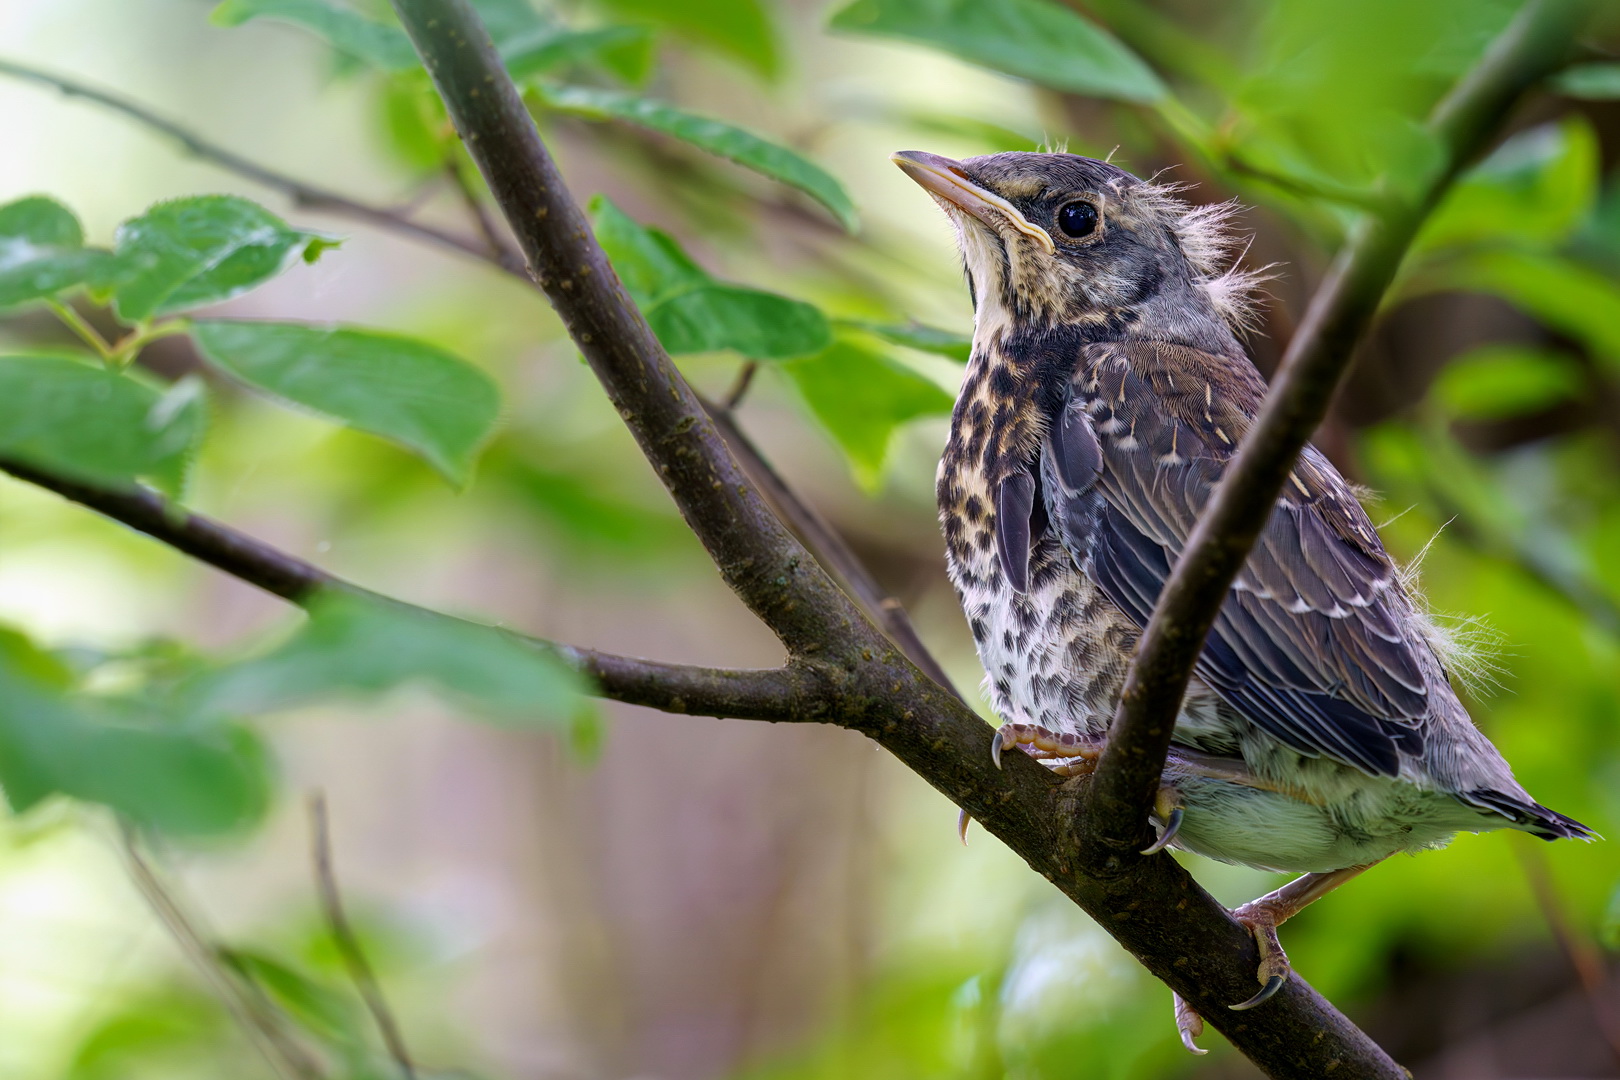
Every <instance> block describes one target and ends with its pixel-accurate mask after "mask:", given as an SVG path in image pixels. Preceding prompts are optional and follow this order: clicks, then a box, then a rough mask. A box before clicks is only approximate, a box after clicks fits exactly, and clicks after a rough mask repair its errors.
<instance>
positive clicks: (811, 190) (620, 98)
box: [531, 83, 860, 232]
mask: <svg viewBox="0 0 1620 1080" xmlns="http://www.w3.org/2000/svg"><path fill="white" fill-rule="evenodd" d="M531 89H532V90H533V91H534V94H535V96H536V97H537V98H538V99H539V101H540V104H541V105H543V106H544V107H545V108H548V109H553V110H555V111H557V112H562V113H568V114H570V115H572V116H581V117H584V118H586V119H588V120H623V121H625V122H626V123H630V124H636V125H638V126H640V127H644V128H648V129H649V130H652V131H659V132H662V133H664V134H665V135H671V136H673V137H675V138H677V139H680V140H681V141H682V142H686V143H690V144H691V145H693V146H695V147H697V148H698V149H700V150H705V151H707V152H709V153H711V154H714V155H715V156H717V157H723V158H725V159H726V160H727V161H733V162H736V163H737V164H738V165H741V166H743V167H744V168H746V169H752V170H753V171H755V172H757V173H761V174H763V175H765V176H768V177H770V178H771V179H773V180H777V181H780V182H781V183H784V184H787V185H788V186H789V187H793V188H797V189H798V190H800V191H802V192H804V193H805V194H806V195H808V196H810V197H811V198H812V199H814V200H816V201H817V202H819V203H820V204H821V205H822V206H825V207H826V208H827V209H828V210H829V211H831V213H832V215H833V217H835V218H837V219H838V222H839V224H841V225H843V226H844V228H845V229H847V230H848V231H850V232H855V231H856V229H857V228H859V225H860V219H859V217H858V215H857V214H856V213H855V204H854V203H853V202H851V201H850V198H849V194H848V193H847V192H846V191H845V190H844V188H843V185H842V184H840V183H839V182H838V181H837V180H835V179H833V177H832V175H831V174H829V173H828V172H827V171H826V170H825V169H823V168H821V166H819V165H817V164H815V163H814V162H812V161H810V160H809V159H808V158H806V157H804V156H803V155H801V154H798V153H796V152H794V151H792V150H789V149H788V148H787V147H785V146H781V145H779V144H777V143H774V142H771V141H770V140H769V139H765V138H763V137H761V136H759V135H755V134H754V133H753V132H751V131H747V130H745V129H743V128H740V127H737V126H736V125H734V124H728V123H726V122H725V121H724V120H716V119H714V118H712V117H708V116H699V115H698V114H696V113H690V112H687V111H685V110H684V109H678V108H676V107H675V106H673V105H667V104H665V103H664V102H661V101H652V100H650V99H648V98H643V97H637V96H635V95H634V94H625V93H620V92H618V91H615V90H598V89H595V88H593V87H588V86H556V85H550V84H541V83H534V84H531Z"/></svg>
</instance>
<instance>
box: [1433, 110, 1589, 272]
mask: <svg viewBox="0 0 1620 1080" xmlns="http://www.w3.org/2000/svg"><path fill="white" fill-rule="evenodd" d="M1597 181H1598V147H1597V136H1596V135H1595V134H1593V132H1592V128H1591V125H1590V124H1588V123H1587V122H1586V120H1585V119H1583V118H1581V117H1579V116H1571V117H1569V118H1568V119H1566V120H1564V121H1562V122H1560V123H1554V124H1543V125H1542V126H1540V127H1536V128H1531V129H1530V130H1528V131H1523V132H1520V133H1519V134H1517V135H1515V136H1513V137H1512V138H1511V139H1509V140H1507V141H1506V142H1505V143H1503V144H1502V145H1501V146H1500V147H1499V148H1498V149H1497V150H1496V152H1495V153H1493V154H1492V155H1491V156H1490V157H1488V158H1486V159H1485V160H1484V161H1482V162H1480V164H1479V165H1478V166H1477V167H1475V168H1474V169H1472V170H1470V171H1469V172H1468V174H1467V175H1466V176H1464V177H1463V178H1462V180H1461V181H1459V182H1458V183H1457V184H1456V185H1455V186H1454V187H1453V188H1452V190H1451V192H1450V194H1449V195H1448V196H1447V197H1446V199H1445V201H1444V202H1442V203H1441V204H1440V206H1439V207H1438V208H1437V209H1436V211H1435V213H1434V214H1433V215H1432V216H1431V217H1430V218H1429V220H1428V222H1427V223H1426V224H1425V226H1424V229H1423V232H1422V234H1421V236H1420V237H1419V240H1418V246H1419V247H1420V248H1422V249H1431V250H1432V249H1434V248H1438V247H1443V246H1447V245H1458V244H1469V243H1479V242H1482V241H1509V240H1513V241H1519V242H1522V243H1528V244H1554V243H1557V242H1558V241H1560V240H1562V239H1564V238H1565V237H1567V236H1568V235H1569V234H1570V233H1571V232H1572V231H1573V230H1574V229H1575V227H1576V226H1577V225H1579V224H1580V223H1581V221H1582V220H1583V219H1584V218H1585V217H1586V215H1587V213H1588V212H1589V211H1590V209H1591V207H1592V204H1593V202H1594V200H1595V199H1596V196H1597Z"/></svg>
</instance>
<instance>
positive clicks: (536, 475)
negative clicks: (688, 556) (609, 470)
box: [485, 448, 692, 576]
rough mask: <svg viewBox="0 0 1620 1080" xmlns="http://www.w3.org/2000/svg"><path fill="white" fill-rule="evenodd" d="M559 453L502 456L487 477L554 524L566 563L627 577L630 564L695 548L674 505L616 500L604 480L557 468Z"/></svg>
mask: <svg viewBox="0 0 1620 1080" xmlns="http://www.w3.org/2000/svg"><path fill="white" fill-rule="evenodd" d="M555 460H556V452H555V451H554V450H553V451H550V452H549V453H548V452H547V448H541V449H540V451H538V452H537V451H529V452H527V453H526V454H525V455H524V456H523V457H518V456H517V455H516V454H513V453H505V454H501V455H498V457H497V459H496V460H495V461H493V462H490V463H489V467H488V468H487V469H486V470H485V475H486V476H488V475H489V474H490V473H494V474H496V475H497V476H498V478H499V480H502V481H504V482H506V483H507V484H509V485H510V486H511V487H512V488H513V489H514V490H515V491H516V492H517V493H518V494H519V495H520V496H521V503H520V505H521V506H522V507H523V508H524V509H525V510H528V511H530V512H532V513H533V514H535V515H536V516H537V517H538V518H540V519H541V520H543V521H544V522H545V523H546V525H548V526H550V530H549V533H550V535H552V536H554V537H555V538H556V539H559V540H561V541H562V542H563V543H564V544H566V549H565V552H566V556H567V558H566V562H567V563H568V564H569V565H570V566H573V567H579V568H588V567H589V565H590V564H592V563H600V564H605V566H606V567H607V568H608V570H609V572H610V573H612V574H614V575H616V576H622V575H623V574H624V572H625V568H626V564H627V563H629V564H635V565H637V566H639V565H640V564H642V563H647V562H654V563H657V562H662V561H666V560H667V558H668V557H669V556H671V555H674V554H677V553H684V552H685V551H686V550H687V549H688V548H690V547H691V544H692V534H691V530H689V529H687V528H686V526H685V524H683V523H682V521H681V519H680V516H679V515H678V514H676V513H674V512H673V511H672V510H671V509H670V508H668V504H667V503H666V504H664V506H663V507H662V508H660V509H654V508H653V507H650V506H644V505H642V504H641V503H639V502H632V501H630V500H629V499H624V498H619V497H616V496H615V494H614V492H613V491H612V490H611V489H610V488H609V486H608V485H607V484H606V482H604V481H603V480H601V479H600V478H598V477H595V476H591V475H588V474H586V473H585V472H584V470H582V469H581V468H580V467H579V466H578V465H575V466H574V467H572V468H567V467H557V465H556V464H555Z"/></svg>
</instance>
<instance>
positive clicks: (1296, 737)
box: [1042, 343, 1437, 776]
mask: <svg viewBox="0 0 1620 1080" xmlns="http://www.w3.org/2000/svg"><path fill="white" fill-rule="evenodd" d="M1239 368H1241V370H1239ZM1264 390H1265V387H1264V384H1263V383H1261V381H1260V377H1259V375H1258V374H1257V373H1256V372H1255V371H1254V370H1253V368H1252V367H1250V366H1249V365H1247V364H1243V365H1234V364H1233V363H1232V362H1231V361H1229V360H1222V359H1219V358H1216V357H1213V356H1210V355H1208V354H1205V353H1202V352H1198V351H1196V350H1193V349H1190V348H1186V347H1183V346H1176V345H1167V344H1154V343H1132V344H1129V345H1122V344H1109V345H1094V346H1089V347H1088V349H1087V354H1086V357H1085V359H1084V360H1083V361H1082V363H1081V365H1080V370H1079V372H1078V373H1077V375H1076V376H1075V378H1074V380H1073V381H1072V383H1071V385H1070V387H1069V391H1068V395H1067V397H1066V399H1065V401H1064V402H1063V404H1062V406H1061V412H1060V414H1059V415H1058V416H1055V417H1053V418H1052V422H1051V423H1050V425H1049V427H1048V434H1047V451H1046V453H1047V457H1046V464H1045V467H1044V468H1043V470H1042V474H1043V480H1044V481H1045V482H1044V484H1043V491H1042V495H1043V496H1044V498H1045V499H1046V501H1047V510H1048V517H1049V519H1050V520H1051V521H1052V522H1054V524H1055V525H1056V526H1057V528H1058V531H1059V533H1060V535H1062V537H1063V540H1064V543H1065V545H1066V546H1068V548H1069V550H1070V551H1071V552H1072V553H1073V554H1074V556H1075V558H1076V559H1077V560H1078V561H1079V562H1080V564H1081V568H1082V569H1083V570H1084V571H1085V572H1087V573H1088V574H1090V576H1091V577H1092V578H1093V579H1094V580H1095V581H1096V582H1097V583H1098V585H1099V586H1100V587H1101V588H1102V590H1103V592H1104V593H1105V594H1107V596H1108V597H1109V598H1110V599H1112V600H1113V601H1114V602H1115V603H1116V604H1117V605H1118V606H1119V607H1120V608H1121V609H1122V610H1123V611H1124V612H1125V613H1126V614H1127V615H1128V616H1129V617H1130V618H1131V619H1132V620H1134V621H1135V622H1136V624H1137V625H1138V626H1145V625H1146V624H1147V620H1148V617H1149V616H1150V615H1151V613H1152V611H1153V606H1154V603H1155V602H1156V601H1157V600H1158V597H1159V592H1160V590H1161V589H1162V588H1163V586H1164V582H1165V580H1166V579H1167V578H1168V577H1169V574H1170V568H1171V566H1172V565H1173V564H1174V562H1175V560H1176V558H1177V557H1178V556H1179V555H1180V553H1181V550H1182V548H1183V546H1184V545H1185V544H1186V541H1187V537H1188V536H1189V535H1190V534H1191V532H1192V529H1193V525H1194V523H1195V522H1196V520H1197V517H1198V513H1199V511H1200V510H1201V509H1202V508H1203V506H1204V504H1205V503H1206V502H1207V501H1208V499H1209V495H1210V492H1211V490H1212V489H1213V488H1214V486H1215V484H1216V483H1217V482H1218V481H1219V480H1220V478H1221V476H1222V474H1223V472H1224V471H1225V469H1226V466H1227V463H1228V461H1229V460H1230V458H1231V456H1232V453H1233V451H1234V450H1235V449H1236V445H1237V443H1238V441H1239V440H1240V439H1241V437H1242V435H1243V433H1244V431H1245V430H1246V429H1247V428H1248V426H1249V418H1250V417H1252V416H1254V415H1255V412H1256V411H1257V410H1258V408H1259V403H1260V398H1261V397H1262V395H1263V394H1264ZM1411 617H1412V608H1411V605H1410V601H1408V600H1407V598H1406V596H1405V594H1404V593H1403V592H1402V590H1401V588H1400V587H1399V585H1398V583H1397V580H1396V573H1395V567H1394V565H1393V563H1392V562H1391V561H1390V559H1389V556H1388V555H1387V554H1385V552H1384V549H1383V545H1382V544H1381V543H1380V542H1379V540H1378V535H1377V533H1376V532H1375V531H1374V530H1373V527H1372V524H1371V522H1369V521H1368V520H1367V516H1366V513H1365V512H1364V511H1363V510H1362V508H1361V505H1360V504H1359V503H1358V502H1357V501H1356V499H1355V496H1354V495H1353V494H1352V493H1351V491H1350V490H1349V487H1348V485H1346V483H1345V482H1344V479H1343V478H1342V477H1340V476H1339V474H1338V472H1337V471H1336V470H1335V469H1334V468H1333V466H1332V465H1331V464H1329V463H1328V461H1327V460H1326V459H1325V458H1323V457H1322V456H1321V455H1320V454H1319V453H1317V452H1316V451H1315V450H1314V449H1311V448H1307V450H1306V451H1305V453H1304V454H1303V455H1301V458H1300V461H1299V464H1298V465H1297V466H1296V468H1295V470H1294V472H1293V473H1292V474H1291V475H1290V477H1289V483H1288V485H1287V488H1286V490H1285V491H1284V492H1283V494H1282V497H1281V498H1280V499H1279V500H1278V504H1277V508H1276V509H1275V510H1274V511H1273V512H1272V515H1271V518H1270V520H1269V521H1268V522H1267V523H1266V527H1265V529H1264V531H1263V532H1262V533H1261V536H1260V538H1259V540H1258V542H1257V543H1256V544H1255V548H1254V551H1253V553H1252V554H1251V555H1250V557H1249V561H1248V563H1247V564H1246V565H1245V566H1244V568H1243V570H1242V572H1241V573H1239V575H1238V576H1237V579H1236V580H1235V581H1234V582H1233V586H1232V591H1231V594H1230V595H1229V597H1228V599H1227V601H1226V603H1225V605H1224V606H1223V608H1222V609H1221V613H1220V615H1219V617H1218V618H1217V620H1216V623H1215V626H1214V628H1213V630H1212V631H1211V633H1210V636H1209V640H1208V642H1207V644H1206V645H1205V647H1204V653H1203V655H1202V657H1201V658H1200V660H1199V663H1198V668H1197V671H1198V674H1199V676H1200V677H1201V678H1202V679H1203V680H1204V682H1206V683H1207V684H1208V685H1209V686H1210V687H1211V689H1213V690H1214V691H1215V692H1216V693H1217V694H1219V695H1220V696H1221V697H1222V698H1224V699H1225V700H1226V701H1227V702H1228V703H1229V704H1231V705H1232V706H1233V707H1235V708H1236V709H1237V710H1238V711H1239V712H1240V713H1241V714H1242V715H1244V716H1245V717H1247V718H1248V719H1249V720H1251V721H1252V722H1253V723H1255V724H1257V725H1258V726H1260V727H1261V728H1263V729H1265V730H1266V731H1268V732H1269V733H1270V734H1272V735H1274V736H1275V737H1276V738H1278V739H1280V740H1282V741H1283V742H1284V743H1286V744H1287V745H1289V746H1291V747H1293V748H1294V749H1295V750H1298V751H1299V752H1301V753H1304V754H1308V755H1311V756H1317V755H1323V754H1325V755H1327V756H1328V757H1331V758H1333V759H1335V760H1338V761H1341V762H1343V763H1345V764H1347V765H1351V766H1354V767H1355V768H1358V769H1361V770H1363V771H1365V772H1367V773H1369V774H1372V775H1389V776H1392V775H1395V774H1396V773H1398V772H1399V770H1400V754H1401V752H1402V751H1405V752H1406V753H1409V754H1415V753H1419V752H1420V751H1421V749H1422V735H1421V731H1420V724H1421V721H1422V720H1423V718H1424V717H1425V716H1427V715H1428V712H1429V701H1428V685H1427V676H1428V674H1429V673H1430V672H1432V671H1434V670H1436V667H1437V661H1436V660H1435V659H1434V657H1433V654H1432V653H1430V652H1428V649H1429V646H1428V644H1427V643H1426V642H1425V641H1423V640H1422V639H1421V638H1420V637H1418V636H1417V635H1416V634H1414V633H1412V632H1411V631H1410V629H1409V626H1410V619H1411Z"/></svg>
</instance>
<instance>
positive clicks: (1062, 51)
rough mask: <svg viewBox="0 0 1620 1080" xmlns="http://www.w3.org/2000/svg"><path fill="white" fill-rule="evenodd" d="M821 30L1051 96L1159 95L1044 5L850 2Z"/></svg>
mask: <svg viewBox="0 0 1620 1080" xmlns="http://www.w3.org/2000/svg"><path fill="white" fill-rule="evenodd" d="M829 25H830V26H831V27H832V29H834V30H846V31H851V32H854V33H859V34H874V35H877V36H880V37H895V38H901V39H902V40H905V41H915V42H918V43H920V44H923V45H931V46H933V47H934V48H936V49H939V50H941V51H943V52H947V53H950V54H951V55H952V56H956V57H960V58H961V59H963V60H967V61H969V62H971V63H974V64H980V65H982V66H984V67H987V68H991V69H993V70H995V71H1000V72H1004V73H1006V74H1008V75H1015V76H1017V77H1019V78H1023V79H1029V80H1030V81H1031V82H1035V83H1039V84H1041V85H1042V86H1050V87H1052V88H1053V89H1056V90H1067V91H1070V92H1072V93H1076V94H1086V95H1089V96H1092V97H1102V98H1116V99H1118V100H1120V101H1143V102H1150V101H1157V100H1159V99H1160V98H1162V97H1164V94H1165V88H1164V84H1163V83H1162V82H1160V81H1159V77H1158V76H1157V75H1155V74H1154V73H1153V70H1152V69H1151V68H1149V67H1148V66H1147V65H1146V64H1145V63H1143V62H1142V60H1141V59H1140V58H1139V57H1138V56H1137V55H1136V54H1135V53H1133V52H1131V50H1130V49H1128V48H1126V47H1125V46H1124V45H1123V44H1121V43H1120V42H1119V41H1118V40H1117V39H1116V38H1115V37H1114V36H1113V35H1112V34H1110V33H1108V32H1107V31H1106V30H1104V29H1102V28H1101V27H1099V26H1097V25H1096V24H1095V23H1092V22H1090V21H1089V20H1087V19H1085V18H1082V17H1081V16H1079V15H1077V14H1075V13H1074V12H1073V11H1070V10H1068V9H1067V8H1064V7H1060V6H1059V5H1057V4H1055V3H1051V2H1049V0H997V2H996V3H991V4H986V3H980V2H977V0H855V3H853V4H850V5H849V6H848V7H845V8H843V9H841V10H840V11H838V12H837V13H836V14H834V15H833V16H832V20H831V22H830V24H829Z"/></svg>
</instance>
